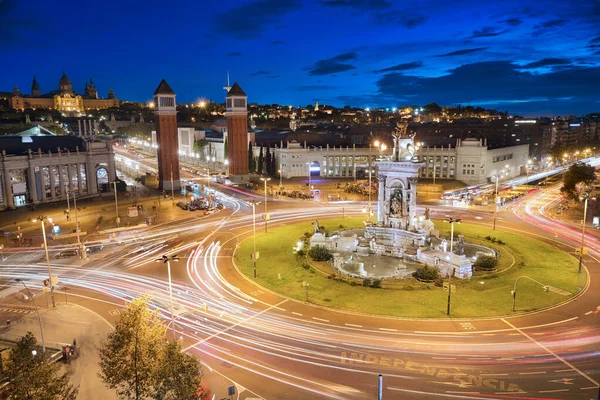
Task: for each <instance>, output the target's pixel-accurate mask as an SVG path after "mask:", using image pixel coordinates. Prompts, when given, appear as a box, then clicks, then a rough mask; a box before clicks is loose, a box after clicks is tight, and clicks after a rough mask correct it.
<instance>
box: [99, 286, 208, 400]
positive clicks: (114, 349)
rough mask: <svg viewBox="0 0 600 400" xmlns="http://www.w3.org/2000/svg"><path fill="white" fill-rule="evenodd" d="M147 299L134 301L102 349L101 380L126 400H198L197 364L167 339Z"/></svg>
mask: <svg viewBox="0 0 600 400" xmlns="http://www.w3.org/2000/svg"><path fill="white" fill-rule="evenodd" d="M149 301H150V299H149V297H148V296H144V297H141V298H138V299H133V300H132V301H131V303H130V304H129V305H128V306H127V307H126V308H125V310H124V311H123V312H122V313H121V318H120V320H119V322H118V323H117V326H116V327H115V330H114V331H113V332H111V333H110V334H109V335H108V338H107V340H106V341H105V342H104V343H103V344H102V346H101V348H100V363H99V364H100V373H99V376H100V378H101V379H102V380H103V381H104V383H105V384H106V385H107V386H108V387H109V388H111V389H115V390H116V391H117V395H118V396H119V397H124V398H127V399H136V400H137V399H143V398H148V397H151V398H155V399H161V400H166V399H184V400H187V399H197V398H198V397H194V396H195V393H196V392H197V390H198V388H199V386H200V381H201V377H202V372H201V371H200V367H199V364H198V361H197V360H196V359H195V358H194V357H192V356H190V355H187V354H185V353H183V352H182V351H181V347H180V344H179V343H178V342H174V341H168V340H167V328H166V327H165V325H164V323H163V321H162V319H161V318H160V315H159V313H158V310H154V311H150V309H149V307H148V302H149Z"/></svg>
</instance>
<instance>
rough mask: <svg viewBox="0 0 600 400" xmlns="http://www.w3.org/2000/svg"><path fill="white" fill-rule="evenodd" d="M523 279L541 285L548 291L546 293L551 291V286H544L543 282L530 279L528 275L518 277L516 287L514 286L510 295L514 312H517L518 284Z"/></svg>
mask: <svg viewBox="0 0 600 400" xmlns="http://www.w3.org/2000/svg"><path fill="white" fill-rule="evenodd" d="M521 278H526V279H529V280H530V281H533V282H535V283H537V284H539V285H540V286H541V287H542V288H544V291H546V292H547V291H549V290H550V286H548V285H544V284H543V283H542V282H539V281H536V280H535V279H533V278H530V277H528V276H526V275H522V276H520V277H518V278H517V280H516V281H515V285H514V286H513V290H512V292H510V294H511V295H512V298H513V306H512V310H513V312H514V311H515V306H516V303H517V283H518V282H519V280H520V279H521Z"/></svg>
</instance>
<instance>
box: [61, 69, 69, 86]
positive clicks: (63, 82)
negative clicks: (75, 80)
mask: <svg viewBox="0 0 600 400" xmlns="http://www.w3.org/2000/svg"><path fill="white" fill-rule="evenodd" d="M58 84H59V85H60V86H66V85H70V84H71V80H70V79H69V78H68V77H67V73H66V72H64V71H63V75H62V78H60V82H58Z"/></svg>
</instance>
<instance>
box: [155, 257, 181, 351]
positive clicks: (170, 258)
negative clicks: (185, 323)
mask: <svg viewBox="0 0 600 400" xmlns="http://www.w3.org/2000/svg"><path fill="white" fill-rule="evenodd" d="M155 261H156V262H162V263H163V264H167V273H168V275H169V297H170V301H171V323H172V324H173V339H176V337H177V331H176V329H175V313H174V311H173V285H172V284H171V261H179V258H177V255H172V256H171V257H169V256H167V255H163V256H162V257H161V258H157V259H156V260H155Z"/></svg>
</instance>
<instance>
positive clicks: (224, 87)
mask: <svg viewBox="0 0 600 400" xmlns="http://www.w3.org/2000/svg"><path fill="white" fill-rule="evenodd" d="M223 89H225V90H227V93H229V91H230V90H231V85H230V84H229V71H227V86H223Z"/></svg>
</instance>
